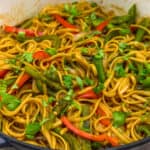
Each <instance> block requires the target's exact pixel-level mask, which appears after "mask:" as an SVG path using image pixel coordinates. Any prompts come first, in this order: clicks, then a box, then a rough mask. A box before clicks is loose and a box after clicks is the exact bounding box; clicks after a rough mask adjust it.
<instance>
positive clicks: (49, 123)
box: [45, 112, 56, 130]
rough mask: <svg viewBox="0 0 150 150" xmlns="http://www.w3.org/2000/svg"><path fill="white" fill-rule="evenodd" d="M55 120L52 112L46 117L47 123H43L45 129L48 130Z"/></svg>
mask: <svg viewBox="0 0 150 150" xmlns="http://www.w3.org/2000/svg"><path fill="white" fill-rule="evenodd" d="M55 119H56V115H54V113H53V112H50V114H49V116H48V121H47V122H46V123H45V127H46V128H47V129H48V130H49V129H51V128H52V127H53V123H54V121H55Z"/></svg>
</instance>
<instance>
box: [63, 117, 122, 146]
mask: <svg viewBox="0 0 150 150" xmlns="http://www.w3.org/2000/svg"><path fill="white" fill-rule="evenodd" d="M61 121H62V123H63V124H64V125H65V126H66V127H67V128H68V129H69V130H70V131H72V132H73V133H74V134H76V135H78V136H80V137H82V138H85V139H88V140H91V141H97V142H102V141H107V142H109V143H111V145H112V146H118V145H119V141H118V139H117V138H116V137H110V136H108V135H106V134H101V135H93V134H90V133H87V132H85V131H82V130H80V129H78V128H76V127H75V126H74V125H73V124H72V123H71V122H70V121H69V120H68V118H67V117H65V116H62V117H61Z"/></svg>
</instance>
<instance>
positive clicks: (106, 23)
mask: <svg viewBox="0 0 150 150" xmlns="http://www.w3.org/2000/svg"><path fill="white" fill-rule="evenodd" d="M108 24H109V21H108V20H105V21H103V22H101V23H100V24H99V25H98V26H97V27H96V30H98V31H103V30H104V28H105V27H106V26H107V25H108Z"/></svg>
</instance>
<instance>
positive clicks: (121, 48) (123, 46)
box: [118, 42, 128, 53]
mask: <svg viewBox="0 0 150 150" xmlns="http://www.w3.org/2000/svg"><path fill="white" fill-rule="evenodd" d="M118 46H119V51H120V52H121V53H123V52H124V50H125V49H126V48H127V47H128V44H127V43H123V42H120V43H119V45H118Z"/></svg>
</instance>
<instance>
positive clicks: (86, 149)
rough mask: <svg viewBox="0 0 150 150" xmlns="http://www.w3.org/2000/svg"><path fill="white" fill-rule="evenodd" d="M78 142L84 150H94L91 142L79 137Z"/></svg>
mask: <svg viewBox="0 0 150 150" xmlns="http://www.w3.org/2000/svg"><path fill="white" fill-rule="evenodd" d="M78 140H79V142H80V145H81V149H82V150H92V148H91V142H90V141H89V140H85V139H83V138H81V137H78Z"/></svg>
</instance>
